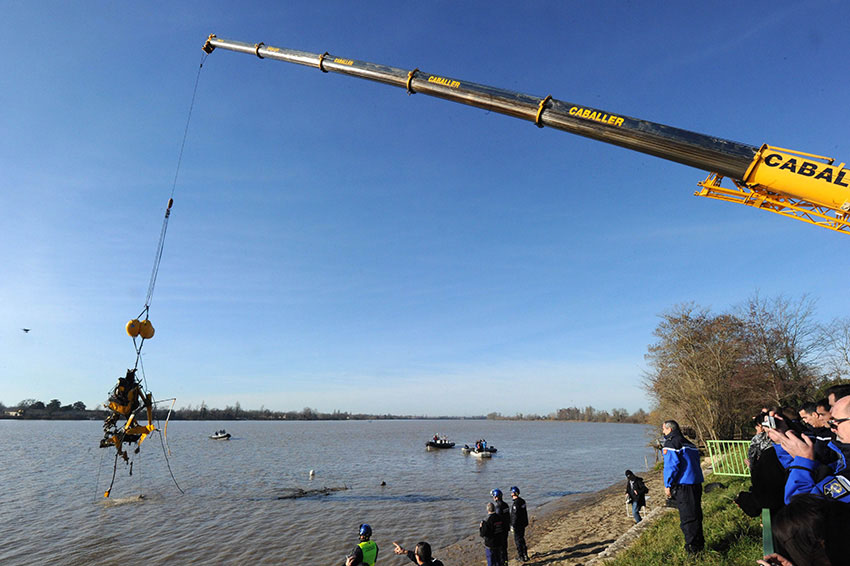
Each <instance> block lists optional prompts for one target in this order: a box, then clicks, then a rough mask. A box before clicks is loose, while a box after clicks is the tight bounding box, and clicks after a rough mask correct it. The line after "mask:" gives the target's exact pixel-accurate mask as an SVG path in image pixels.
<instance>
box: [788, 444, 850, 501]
mask: <svg viewBox="0 0 850 566" xmlns="http://www.w3.org/2000/svg"><path fill="white" fill-rule="evenodd" d="M816 448H817V447H816ZM826 449H827V450H826V451H827V452H828V453H829V455H828V456H827V455H821V454H818V452H819V451H818V450H817V449H816V450H815V454H816V456H815V457H816V458H817V460H809V459H808V458H803V457H802V456H797V457H796V458H794V459H793V460H791V462H790V465H787V466H786V467H787V469H788V479H787V480H786V482H785V503H786V504H787V503H790V501H791V498H792V497H793V496H795V495H800V494H802V493H812V494H815V495H823V496H826V497H831V498H832V499H835V500H838V501H842V502H844V503H850V469H848V467H847V461H848V456H850V444H844V443H843V442H838V441H837V440H833V441H831V442H828V443H826ZM780 452H784V455H785V458H780V462H782V464H783V465H785V464H786V462H787V458H788V457H790V456H789V455H788V453H787V452H785V451H784V450H782V449H781V447H777V454H779V453H780ZM825 461H828V463H824V462H825Z"/></svg>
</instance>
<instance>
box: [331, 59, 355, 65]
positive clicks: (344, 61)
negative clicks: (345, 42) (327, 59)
mask: <svg viewBox="0 0 850 566" xmlns="http://www.w3.org/2000/svg"><path fill="white" fill-rule="evenodd" d="M334 63H339V64H340V65H353V64H354V61H352V60H351V59H339V58H334Z"/></svg>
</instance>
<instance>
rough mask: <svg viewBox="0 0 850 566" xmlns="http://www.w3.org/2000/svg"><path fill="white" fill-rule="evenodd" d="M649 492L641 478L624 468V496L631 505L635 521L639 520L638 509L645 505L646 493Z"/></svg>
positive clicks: (638, 521)
mask: <svg viewBox="0 0 850 566" xmlns="http://www.w3.org/2000/svg"><path fill="white" fill-rule="evenodd" d="M647 493H649V489H647V487H646V484H645V483H643V478H642V477H640V476H636V475H635V474H634V472H632V471H631V470H626V497H628V501H629V503H630V504H631V506H632V517H634V519H635V523H640V522H641V516H640V510H641V508H642V507H646V494H647Z"/></svg>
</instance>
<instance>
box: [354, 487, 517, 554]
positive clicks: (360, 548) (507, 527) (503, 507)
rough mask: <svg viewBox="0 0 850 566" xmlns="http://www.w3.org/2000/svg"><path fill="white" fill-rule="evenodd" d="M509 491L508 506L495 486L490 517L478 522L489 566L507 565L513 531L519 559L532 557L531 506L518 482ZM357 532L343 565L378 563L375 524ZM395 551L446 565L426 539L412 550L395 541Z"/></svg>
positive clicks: (364, 525)
mask: <svg viewBox="0 0 850 566" xmlns="http://www.w3.org/2000/svg"><path fill="white" fill-rule="evenodd" d="M510 493H511V499H512V500H513V501H512V503H511V505H510V507H509V506H508V504H507V503H505V502H504V501H503V500H502V490H501V489H498V488H496V489H494V490H492V491H491V492H490V496H491V497H492V498H493V501H490V502H488V503H487V517H486V518H485V519H484V520H483V521H481V523H480V524H479V528H478V532H479V534H480V535H481V537H482V538H483V539H484V550H485V555H486V557H487V566H508V536H509V535H510V533H511V532H513V534H514V544H515V545H516V551H517V559H518V560H520V561H521V562H527V561H528V560H529V556H528V547H527V546H526V543H525V529H526V527H528V509H527V508H526V503H525V500H524V499H523V498H522V497H520V495H519V488H518V487H517V486H513V487H511V490H510ZM358 534H359V537H360V540H359V542H358V543H357V546H355V547H354V549H353V550H352V551H351V552H349V553H348V555H347V556H346V558H345V562H344V563H343V564H344V566H375V562H376V561H377V559H378V550H379V549H378V545H377V544H376V543H375V541H373V540H372V527H371V526H369V525H368V524H366V523H363V524H362V525H360V530H359V532H358ZM393 553H394V554H398V555H405V556H407V557H408V558H409V559H410V561H411V562H414V563H416V564H419V565H420V566H423V565H424V566H443V563H442V562H441V561H439V560H437V559H436V558H434V557H433V556H432V555H431V545H430V544H429V543H427V542H425V541H421V542H419V543H417V544H416V546H415V548H414V549H413V550H409V549H406V548H404V547H403V546H402V545H401V544H399V543H397V542H395V541H393Z"/></svg>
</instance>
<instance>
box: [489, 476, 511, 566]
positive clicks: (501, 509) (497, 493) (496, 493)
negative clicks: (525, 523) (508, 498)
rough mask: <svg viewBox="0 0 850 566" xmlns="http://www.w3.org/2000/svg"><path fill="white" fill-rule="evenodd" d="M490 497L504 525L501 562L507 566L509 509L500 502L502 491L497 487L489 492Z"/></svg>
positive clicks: (505, 504)
mask: <svg viewBox="0 0 850 566" xmlns="http://www.w3.org/2000/svg"><path fill="white" fill-rule="evenodd" d="M490 495H492V496H493V505H495V506H496V513H499V514H500V515H501V516H502V522H504V524H505V532H504V534H503V535H502V557H501V562H500V564H502V565H503V566H507V564H508V535H510V534H511V532H510V529H511V508H510V507H508V504H507V503H505V502H504V501H502V490H501V489H499V488H498V487H497V488H496V489H494V490H492V491H491V492H490Z"/></svg>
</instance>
